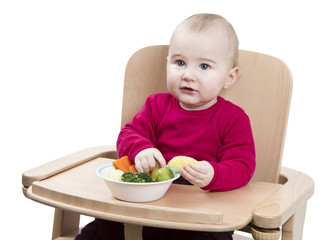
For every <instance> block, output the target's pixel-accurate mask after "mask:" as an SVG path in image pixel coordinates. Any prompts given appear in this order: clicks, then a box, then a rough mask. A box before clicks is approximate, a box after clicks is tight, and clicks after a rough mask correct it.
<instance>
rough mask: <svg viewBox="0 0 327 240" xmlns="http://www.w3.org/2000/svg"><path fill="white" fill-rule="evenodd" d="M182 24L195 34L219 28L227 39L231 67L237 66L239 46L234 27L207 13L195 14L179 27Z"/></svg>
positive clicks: (219, 17) (222, 18) (217, 16)
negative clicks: (195, 32)
mask: <svg viewBox="0 0 327 240" xmlns="http://www.w3.org/2000/svg"><path fill="white" fill-rule="evenodd" d="M183 24H187V26H188V27H189V28H190V30H191V31H197V32H203V31H206V30H211V29H214V28H215V27H221V29H223V30H224V31H225V33H226V34H227V37H228V43H229V48H230V51H231V59H232V63H233V67H236V66H237V62H238V45H239V41H238V37H237V34H236V32H235V29H234V27H233V26H232V25H231V24H230V23H229V22H228V21H227V20H226V19H225V18H224V17H222V16H220V15H217V14H209V13H201V14H195V15H193V16H191V17H189V18H187V19H185V20H184V21H183V22H182V23H181V24H180V25H183Z"/></svg>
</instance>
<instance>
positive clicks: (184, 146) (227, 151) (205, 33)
mask: <svg viewBox="0 0 327 240" xmlns="http://www.w3.org/2000/svg"><path fill="white" fill-rule="evenodd" d="M237 59H238V38H237V35H236V33H235V31H234V29H233V27H232V26H231V24H230V23H228V22H227V21H226V20H225V19H224V18H223V17H221V16H218V15H214V14H197V15H193V16H191V17H190V18H188V19H186V20H184V21H183V22H182V23H181V24H179V25H178V26H177V28H176V29H175V31H174V32H173V34H172V37H171V42H170V46H169V53H168V57H167V87H168V90H169V93H160V94H154V95H151V96H149V97H148V98H147V100H146V102H145V104H144V106H143V107H142V109H141V110H140V112H139V113H137V114H136V115H135V117H134V118H133V120H132V121H131V122H129V123H127V124H126V125H125V126H124V128H123V129H122V130H121V132H120V134H119V137H118V140H117V150H118V154H119V156H120V157H122V156H128V157H129V159H130V160H131V161H132V162H134V164H135V167H136V169H137V171H139V172H149V171H150V170H151V169H153V168H154V167H155V165H156V161H157V162H159V164H160V165H161V166H162V167H164V166H165V165H166V164H167V162H169V160H170V159H172V158H173V157H175V156H180V155H184V156H189V157H193V158H195V159H197V160H198V161H199V164H198V165H195V164H191V165H189V166H185V167H184V168H183V169H181V171H180V173H181V176H182V177H181V178H180V179H178V182H177V183H183V184H193V185H195V186H198V187H200V188H202V189H203V190H208V191H227V190H232V189H235V188H239V187H242V186H244V185H246V184H247V183H248V182H249V180H250V179H251V177H252V175H253V173H254V169H255V150H254V141H253V136H252V131H251V126H250V121H249V118H248V116H247V115H246V114H245V112H244V111H243V110H242V109H241V108H240V107H238V106H236V105H234V104H233V103H231V102H229V101H226V100H224V99H223V98H222V97H220V96H219V93H220V92H221V90H222V89H227V88H229V87H231V86H232V85H233V84H234V83H235V81H236V79H237V76H238V71H239V69H238V67H237ZM140 224H141V223H140ZM100 229H101V230H100ZM104 229H107V230H104ZM91 230H92V231H93V233H94V232H95V231H98V232H100V231H101V232H106V231H107V234H108V235H106V236H103V237H99V236H97V237H94V236H93V237H92V231H91ZM113 231H114V232H115V234H118V235H119V234H120V235H119V236H120V237H118V235H117V237H115V238H113V239H124V235H123V227H122V224H121V223H115V222H111V221H104V220H100V219H96V220H95V221H94V222H93V223H90V224H89V225H88V226H87V227H85V228H84V229H83V230H82V234H81V235H79V236H78V237H77V238H76V239H105V238H106V237H108V236H110V234H113ZM119 232H120V233H119ZM232 234H233V233H232V232H220V233H216V232H214V233H212V232H196V231H184V230H174V229H162V228H154V227H144V228H143V239H165V240H167V239H219V240H225V239H232ZM93 235H94V234H93ZM98 235H99V234H98Z"/></svg>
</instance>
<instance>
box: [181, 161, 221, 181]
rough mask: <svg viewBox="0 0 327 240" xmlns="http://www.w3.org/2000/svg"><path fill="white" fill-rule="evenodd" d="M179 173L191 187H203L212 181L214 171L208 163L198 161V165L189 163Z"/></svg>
mask: <svg viewBox="0 0 327 240" xmlns="http://www.w3.org/2000/svg"><path fill="white" fill-rule="evenodd" d="M180 173H181V175H182V176H183V177H184V178H185V179H186V180H188V181H189V182H190V183H192V184H193V185H195V186H198V187H205V186H207V185H208V184H209V183H210V182H211V180H212V179H213V176H214V174H215V171H214V169H213V167H212V166H211V164H210V163H209V162H207V161H199V164H193V163H191V164H190V165H188V166H185V167H184V168H182V169H181V170H180Z"/></svg>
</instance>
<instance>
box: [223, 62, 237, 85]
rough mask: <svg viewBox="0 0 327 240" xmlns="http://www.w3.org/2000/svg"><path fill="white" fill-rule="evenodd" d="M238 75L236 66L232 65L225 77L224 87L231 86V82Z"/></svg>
mask: <svg viewBox="0 0 327 240" xmlns="http://www.w3.org/2000/svg"><path fill="white" fill-rule="evenodd" d="M237 77H238V67H234V68H233V69H232V70H230V72H229V74H228V76H227V79H226V83H225V85H224V88H225V89H227V88H230V87H231V86H233V84H234V83H235V82H236V80H237Z"/></svg>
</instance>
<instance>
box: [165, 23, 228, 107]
mask: <svg viewBox="0 0 327 240" xmlns="http://www.w3.org/2000/svg"><path fill="white" fill-rule="evenodd" d="M227 46H228V45H227V39H226V37H225V35H224V34H221V33H220V32H219V31H218V32H213V31H209V30H208V31H204V32H193V31H190V30H189V29H188V28H186V27H182V28H179V29H178V30H177V31H175V33H174V35H173V37H172V40H171V44H170V47H169V54H168V61H167V87H168V90H169V92H170V93H171V94H172V95H173V96H174V97H175V98H177V99H178V100H179V101H180V103H181V105H182V107H184V108H185V109H188V110H202V109H207V108H209V107H211V106H212V105H214V104H215V103H216V101H217V96H218V94H219V93H220V91H221V90H222V89H223V88H224V87H226V82H227V81H228V78H229V77H230V71H231V60H230V57H229V52H228V49H229V48H228V47H227Z"/></svg>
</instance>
